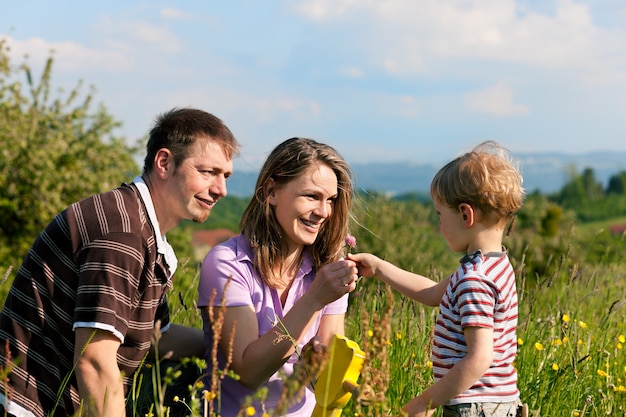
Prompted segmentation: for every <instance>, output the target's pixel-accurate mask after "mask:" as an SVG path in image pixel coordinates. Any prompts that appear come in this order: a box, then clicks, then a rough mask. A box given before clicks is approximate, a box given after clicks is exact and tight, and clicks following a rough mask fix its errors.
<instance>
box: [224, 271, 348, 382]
mask: <svg viewBox="0 0 626 417" xmlns="http://www.w3.org/2000/svg"><path fill="white" fill-rule="evenodd" d="M356 278H357V269H356V265H355V263H354V262H352V261H348V260H343V261H337V262H334V263H331V264H328V265H325V266H324V267H322V268H321V269H320V270H319V271H318V272H317V274H316V276H315V279H314V280H313V282H312V283H311V286H310V287H309V289H308V290H307V292H306V293H305V294H304V295H303V296H302V297H301V298H300V299H299V300H297V301H296V302H295V303H294V305H293V306H292V308H291V309H290V310H289V312H288V313H287V314H286V315H285V316H284V317H283V319H282V320H281V321H280V323H275V325H274V328H273V329H272V330H270V331H268V332H267V333H265V334H264V335H262V336H260V337H259V323H258V322H257V316H256V313H255V312H254V310H253V309H252V307H251V306H236V307H227V308H226V309H225V313H224V318H223V319H224V322H223V327H222V332H221V336H220V342H219V344H220V349H221V350H222V353H224V355H225V356H227V357H228V356H230V357H232V363H231V369H232V370H233V371H234V372H235V373H236V374H237V375H239V377H240V379H239V382H241V383H242V384H243V385H245V386H247V387H249V388H252V389H255V388H257V387H259V386H260V385H261V384H262V383H264V382H265V381H267V380H268V379H269V377H270V376H272V375H273V374H274V373H275V372H276V371H277V370H278V369H279V368H280V367H281V366H282V365H283V364H284V363H285V362H286V361H287V359H288V358H289V357H290V356H291V355H292V354H293V353H294V351H295V346H294V344H293V340H296V341H298V340H301V339H302V338H303V337H304V335H305V334H306V332H307V331H308V330H309V329H310V328H311V326H313V325H314V323H315V322H316V320H317V318H318V317H319V315H320V314H321V311H322V309H323V308H324V306H326V305H327V304H329V303H331V302H333V301H335V300H337V299H338V298H340V297H342V296H344V295H345V294H346V293H348V292H350V291H352V290H354V288H355V286H356V284H355V281H356ZM213 309H214V312H215V313H216V314H219V311H220V308H219V307H213ZM268 319H269V320H273V319H274V318H273V317H271V318H268ZM321 320H322V325H321V326H320V331H321V333H318V334H319V335H320V337H321V338H322V341H323V342H324V343H328V342H329V341H330V337H331V336H332V332H335V331H341V332H342V333H343V323H341V324H339V323H338V321H339V317H332V316H327V317H323V318H322V319H321ZM231 338H233V343H232V346H230V343H229V341H230V339H231ZM231 352H232V355H230V353H231Z"/></svg>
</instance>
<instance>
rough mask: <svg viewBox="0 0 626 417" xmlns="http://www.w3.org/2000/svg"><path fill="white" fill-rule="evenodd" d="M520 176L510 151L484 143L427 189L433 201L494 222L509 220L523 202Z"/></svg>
mask: <svg viewBox="0 0 626 417" xmlns="http://www.w3.org/2000/svg"><path fill="white" fill-rule="evenodd" d="M522 181H523V180H522V174H521V173H520V171H519V168H518V166H517V164H516V163H515V162H514V161H513V158H512V157H511V155H510V153H509V151H508V150H507V149H505V148H504V147H502V146H501V145H500V144H498V143H496V142H493V141H487V142H483V143H481V144H480V145H477V146H476V147H475V148H474V149H472V150H471V151H470V152H467V153H465V154H463V155H461V156H459V157H458V158H456V159H454V160H453V161H451V162H449V163H448V164H446V165H445V166H444V167H443V168H441V169H440V170H439V172H437V174H436V175H435V177H434V178H433V181H432V183H431V185H430V195H431V197H432V198H433V200H435V201H438V202H440V203H442V204H445V205H447V206H448V207H451V208H457V207H459V205H460V204H461V203H467V204H469V205H471V206H472V207H474V208H476V209H479V210H480V211H482V212H483V213H484V214H485V215H487V216H495V220H496V221H497V222H498V223H500V222H508V221H510V220H512V219H513V218H514V216H515V214H516V213H517V211H518V210H519V209H520V207H521V206H522V203H523V201H524V188H523V187H522Z"/></svg>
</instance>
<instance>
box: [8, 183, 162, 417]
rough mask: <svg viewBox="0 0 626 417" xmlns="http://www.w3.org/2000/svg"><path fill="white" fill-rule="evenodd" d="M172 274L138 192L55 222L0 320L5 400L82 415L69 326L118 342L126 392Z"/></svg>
mask: <svg viewBox="0 0 626 417" xmlns="http://www.w3.org/2000/svg"><path fill="white" fill-rule="evenodd" d="M169 275H170V274H169V271H168V269H167V266H166V263H165V261H164V259H163V256H162V255H161V254H159V253H158V251H157V246H156V241H155V234H154V229H153V227H152V225H151V223H150V220H149V218H148V215H147V213H146V208H145V206H144V204H143V201H142V200H141V197H140V195H139V192H138V190H137V187H136V186H135V185H134V184H122V185H121V186H120V187H119V188H117V189H115V190H113V191H110V192H108V193H104V194H99V195H95V196H92V197H89V198H87V199H85V200H83V201H80V202H78V203H74V204H72V205H71V206H70V207H68V208H67V209H66V210H65V211H63V212H62V213H60V214H59V215H57V216H56V217H55V218H54V219H53V220H52V222H51V223H50V224H49V225H48V226H47V227H46V229H45V230H44V231H43V232H42V233H41V234H40V235H39V236H38V237H37V239H36V241H35V243H34V244H33V246H32V248H31V249H30V251H29V253H28V255H27V256H26V258H25V259H24V262H23V264H22V266H21V267H20V269H19V270H18V272H17V275H16V277H15V279H14V282H13V284H12V286H11V289H10V291H9V295H8V297H7V299H6V301H5V304H4V307H3V309H2V311H1V313H0V342H2V346H3V347H2V348H0V365H2V366H7V362H8V361H11V362H14V363H16V367H15V368H14V369H13V370H12V371H11V372H10V375H9V390H8V392H4V395H5V397H7V398H9V399H10V400H11V401H12V402H14V403H16V404H18V405H20V406H21V407H23V408H25V409H26V410H29V411H31V412H32V413H33V414H34V415H36V416H38V417H43V416H44V415H50V413H51V412H52V410H55V413H54V414H55V415H72V414H74V412H75V411H76V410H78V406H79V396H78V389H77V385H76V378H75V376H74V374H73V363H72V361H73V356H74V331H73V326H74V324H75V323H81V324H80V326H86V327H94V328H99V329H104V330H109V331H111V332H112V333H113V334H115V335H116V336H117V337H118V338H120V340H121V341H122V344H121V346H120V348H119V350H118V353H117V362H118V364H119V367H120V370H121V371H122V372H123V374H124V376H125V378H124V384H125V388H126V389H127V390H128V388H129V386H130V385H131V384H132V376H133V373H134V372H135V370H136V369H137V367H138V366H139V364H140V362H141V360H142V359H143V357H144V356H145V354H146V352H147V351H148V349H149V347H150V340H151V336H152V334H153V328H154V323H155V320H156V319H160V320H161V322H162V326H165V325H166V324H167V323H168V322H169V311H168V308H167V301H166V297H165V291H166V290H167V288H168V287H169V286H170V285H171V283H170V280H169ZM7 342H8V346H9V352H10V358H9V357H7V351H6V349H5V348H4V346H5V343H7ZM68 376H69V379H68V380H67V384H66V385H65V386H64V385H63V381H64V380H65V379H66V378H68ZM0 390H2V391H4V388H2V387H0ZM57 401H58V404H57Z"/></svg>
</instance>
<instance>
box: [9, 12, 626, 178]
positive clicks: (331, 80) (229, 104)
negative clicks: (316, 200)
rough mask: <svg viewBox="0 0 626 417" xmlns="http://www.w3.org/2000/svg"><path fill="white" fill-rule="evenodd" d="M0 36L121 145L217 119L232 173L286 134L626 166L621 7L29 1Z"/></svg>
mask: <svg viewBox="0 0 626 417" xmlns="http://www.w3.org/2000/svg"><path fill="white" fill-rule="evenodd" d="M0 37H3V38H5V39H7V41H8V44H9V45H10V47H11V57H12V61H13V63H14V64H17V63H19V62H21V61H22V57H23V56H24V54H28V56H29V58H28V62H29V63H30V64H31V65H32V66H33V68H35V70H36V71H37V73H40V70H41V65H42V63H43V62H44V60H45V59H46V58H47V57H48V56H49V54H50V50H54V51H55V52H54V56H55V64H54V72H53V78H52V82H53V85H54V86H55V87H64V88H65V89H66V91H67V90H69V89H70V88H72V87H73V86H75V85H76V82H77V81H78V80H83V81H84V83H85V84H86V86H89V85H93V86H95V88H96V93H95V98H96V102H97V103H103V104H104V105H105V106H106V108H107V109H108V111H109V112H110V113H111V114H113V115H114V117H115V118H116V119H117V120H119V121H121V122H122V123H123V127H122V128H121V129H120V130H119V131H117V132H116V133H117V134H118V135H120V136H126V137H127V138H128V139H129V140H135V139H137V138H139V137H141V136H142V135H144V134H146V133H147V130H148V129H149V127H150V125H151V124H152V121H153V119H154V117H155V116H156V115H157V114H158V113H160V112H162V111H165V110H168V109H170V108H172V107H182V106H194V107H199V108H202V109H204V110H207V111H209V112H211V113H214V114H215V115H217V116H218V117H220V118H222V119H223V120H224V121H225V122H226V123H227V124H228V125H229V126H230V128H231V129H232V130H233V132H234V133H235V135H236V136H237V137H238V139H239V141H240V142H241V143H242V144H243V145H244V146H243V152H242V154H241V157H240V158H239V159H238V161H236V163H235V164H236V165H235V166H236V167H239V168H242V169H256V168H258V167H259V165H260V163H261V161H262V160H264V158H265V157H266V155H267V153H268V152H269V151H270V150H271V149H272V148H273V147H274V146H275V145H276V144H278V143H279V142H281V141H283V140H284V139H287V138H289V137H293V136H305V137H311V138H314V139H317V140H320V141H323V142H327V143H329V144H331V145H333V146H334V147H335V148H337V149H338V150H339V151H340V153H341V154H342V155H343V156H344V157H345V158H346V159H347V160H348V161H349V162H368V161H384V162H389V161H412V162H415V163H431V162H432V163H440V162H441V163H442V162H446V161H447V160H448V159H450V158H452V157H454V156H456V155H457V154H458V153H459V152H461V151H462V150H467V149H468V148H470V147H471V146H472V145H474V144H476V143H478V142H481V141H483V140H487V139H491V140H496V141H498V142H500V143H502V144H504V145H505V146H507V147H508V148H510V149H511V150H512V151H513V152H514V153H527V152H539V153H543V152H564V153H574V154H578V153H585V152H589V151H600V150H611V151H626V2H624V1H623V0H584V1H582V0H581V1H577V0H557V1H553V0H517V1H514V0H445V1H442V0H378V1H377V0H285V1H273V0H267V1H246V0H229V1H208V0H207V1H198V0H182V1H176V2H173V1H172V2H163V1H143V2H142V1H128V0H127V1H117V0H116V1H102V2H99V1H98V2H91V1H66V0H55V1H53V2H52V1H47V0H46V1H43V0H33V1H28V0H27V1H21V2H11V4H10V6H6V5H5V7H3V8H2V12H1V13H0ZM84 91H87V88H86V87H85V88H84Z"/></svg>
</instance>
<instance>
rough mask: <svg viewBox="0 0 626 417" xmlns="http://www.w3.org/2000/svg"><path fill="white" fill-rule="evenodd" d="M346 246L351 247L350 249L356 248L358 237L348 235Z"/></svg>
mask: <svg viewBox="0 0 626 417" xmlns="http://www.w3.org/2000/svg"><path fill="white" fill-rule="evenodd" d="M346 246H348V247H350V248H353V249H354V248H356V237H354V236H352V235H347V236H346Z"/></svg>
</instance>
